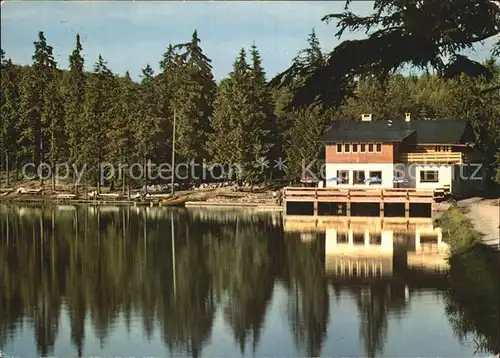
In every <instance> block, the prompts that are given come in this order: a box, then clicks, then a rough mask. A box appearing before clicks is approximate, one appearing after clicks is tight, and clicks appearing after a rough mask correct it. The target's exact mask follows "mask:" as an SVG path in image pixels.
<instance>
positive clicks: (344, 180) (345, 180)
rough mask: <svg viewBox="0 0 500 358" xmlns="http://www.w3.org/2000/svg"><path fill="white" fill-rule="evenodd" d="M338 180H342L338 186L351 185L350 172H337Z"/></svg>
mask: <svg viewBox="0 0 500 358" xmlns="http://www.w3.org/2000/svg"><path fill="white" fill-rule="evenodd" d="M337 178H339V179H340V180H339V181H338V182H337V183H338V184H349V171H348V170H337Z"/></svg>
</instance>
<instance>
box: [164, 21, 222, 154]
mask: <svg viewBox="0 0 500 358" xmlns="http://www.w3.org/2000/svg"><path fill="white" fill-rule="evenodd" d="M200 42H201V41H200V39H199V37H198V33H197V31H196V30H195V31H194V32H193V36H192V39H191V41H190V42H188V43H185V44H180V45H177V46H176V48H177V49H179V50H180V51H182V52H181V53H180V54H179V57H178V59H179V61H178V65H179V66H178V67H177V78H176V82H175V83H176V84H177V86H176V88H175V90H174V95H173V98H172V106H173V108H175V110H176V114H177V128H176V138H178V147H177V149H178V151H179V153H180V154H181V156H183V157H184V158H185V159H198V160H199V159H201V158H206V156H207V151H206V141H207V134H208V133H209V132H210V131H211V128H210V122H211V117H212V106H213V101H214V98H215V91H216V84H215V81H214V78H213V74H212V66H211V64H210V63H211V60H210V59H209V58H208V57H207V56H206V55H205V54H204V53H203V50H202V49H201V47H200Z"/></svg>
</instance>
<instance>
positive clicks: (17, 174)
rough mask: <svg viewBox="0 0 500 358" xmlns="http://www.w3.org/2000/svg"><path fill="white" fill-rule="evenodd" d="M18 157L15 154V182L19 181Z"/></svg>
mask: <svg viewBox="0 0 500 358" xmlns="http://www.w3.org/2000/svg"><path fill="white" fill-rule="evenodd" d="M20 164H21V163H20V160H19V155H17V154H16V180H19V167H20Z"/></svg>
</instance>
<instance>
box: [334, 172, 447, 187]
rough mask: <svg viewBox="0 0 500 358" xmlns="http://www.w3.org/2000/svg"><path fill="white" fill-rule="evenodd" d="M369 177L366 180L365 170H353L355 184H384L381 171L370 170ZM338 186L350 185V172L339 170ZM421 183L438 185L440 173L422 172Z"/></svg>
mask: <svg viewBox="0 0 500 358" xmlns="http://www.w3.org/2000/svg"><path fill="white" fill-rule="evenodd" d="M368 174H369V176H368V178H366V174H365V171H364V170H353V171H352V177H353V184H365V183H369V184H370V185H377V184H382V172H381V171H379V170H370V171H369V172H368ZM337 178H338V180H337V184H349V170H337ZM420 182H421V183H438V182H439V172H438V171H437V170H422V171H421V172H420Z"/></svg>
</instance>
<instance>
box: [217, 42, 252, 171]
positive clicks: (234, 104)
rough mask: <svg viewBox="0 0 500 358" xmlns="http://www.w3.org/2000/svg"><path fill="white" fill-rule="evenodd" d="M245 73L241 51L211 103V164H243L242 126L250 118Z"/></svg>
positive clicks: (248, 68)
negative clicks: (212, 110) (212, 111)
mask: <svg viewBox="0 0 500 358" xmlns="http://www.w3.org/2000/svg"><path fill="white" fill-rule="evenodd" d="M249 72H250V67H249V66H248V64H247V62H246V53H245V50H244V49H241V50H240V54H239V56H238V58H237V59H236V61H235V62H234V64H233V71H232V72H231V73H230V74H229V78H227V79H224V80H223V81H222V82H221V83H220V85H219V90H218V92H217V98H216V100H215V103H214V116H213V120H212V126H213V133H211V134H210V141H209V144H210V151H211V155H212V157H213V158H212V159H213V161H214V162H218V163H221V164H222V163H223V164H232V165H233V164H239V163H242V162H243V160H244V154H245V153H244V137H245V136H246V133H245V126H244V123H245V121H246V119H247V118H248V117H249V115H250V113H249V110H250V108H249V106H248V91H249V87H250V81H249V80H250V76H249Z"/></svg>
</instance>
